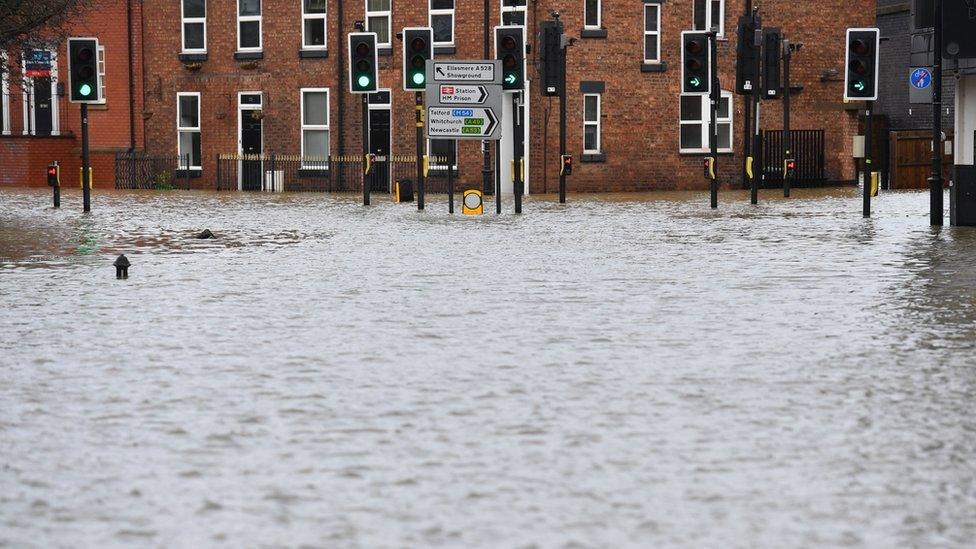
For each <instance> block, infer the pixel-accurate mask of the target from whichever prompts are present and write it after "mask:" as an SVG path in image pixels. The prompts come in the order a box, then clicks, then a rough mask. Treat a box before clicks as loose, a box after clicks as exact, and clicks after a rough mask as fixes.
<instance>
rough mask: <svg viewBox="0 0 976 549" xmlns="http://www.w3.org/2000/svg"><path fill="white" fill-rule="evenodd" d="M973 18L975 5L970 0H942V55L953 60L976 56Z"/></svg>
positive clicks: (975, 14) (975, 9) (975, 15)
mask: <svg viewBox="0 0 976 549" xmlns="http://www.w3.org/2000/svg"><path fill="white" fill-rule="evenodd" d="M930 6H931V5H930ZM916 9H917V8H916ZM929 9H931V7H930V8H929ZM974 19H976V5H974V4H973V2H972V1H963V0H955V1H953V2H942V56H943V57H945V58H946V59H953V60H959V59H974V58H976V33H974V32H973V22H974V21H973V20H974Z"/></svg>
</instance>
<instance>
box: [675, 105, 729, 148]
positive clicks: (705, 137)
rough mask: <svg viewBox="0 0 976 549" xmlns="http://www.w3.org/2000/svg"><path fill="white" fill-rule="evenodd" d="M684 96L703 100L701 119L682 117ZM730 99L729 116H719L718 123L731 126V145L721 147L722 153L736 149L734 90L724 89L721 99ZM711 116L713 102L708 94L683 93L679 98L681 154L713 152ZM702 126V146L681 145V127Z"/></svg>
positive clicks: (679, 146) (679, 145) (679, 143)
mask: <svg viewBox="0 0 976 549" xmlns="http://www.w3.org/2000/svg"><path fill="white" fill-rule="evenodd" d="M682 97H699V98H700V99H701V102H702V105H701V107H702V118H701V120H682V119H681V98H682ZM726 100H727V101H728V103H729V115H728V116H727V117H722V116H719V117H718V124H719V125H722V124H728V126H729V146H728V147H727V148H722V147H719V149H718V152H719V153H722V154H727V153H732V152H734V150H735V108H734V104H733V101H732V92H731V91H728V90H722V98H721V101H726ZM711 116H712V104H711V99H709V97H708V96H707V95H700V94H690V93H686V94H682V95H681V96H679V98H678V152H679V153H680V154H700V153H709V152H711V150H712V149H711V146H712V144H711V138H712V136H711V133H710V132H709V130H710V129H711ZM695 125H697V126H700V127H701V137H702V139H701V142H702V147H701V148H697V149H692V148H682V147H681V128H682V127H683V126H695Z"/></svg>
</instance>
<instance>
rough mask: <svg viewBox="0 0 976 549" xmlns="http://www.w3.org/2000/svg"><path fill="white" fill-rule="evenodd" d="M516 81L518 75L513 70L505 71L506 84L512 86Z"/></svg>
mask: <svg viewBox="0 0 976 549" xmlns="http://www.w3.org/2000/svg"><path fill="white" fill-rule="evenodd" d="M517 81H518V75H516V74H515V73H514V72H506V73H505V83H506V84H508V85H509V86H514V85H515V83H516V82H517Z"/></svg>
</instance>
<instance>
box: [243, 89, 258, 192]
mask: <svg viewBox="0 0 976 549" xmlns="http://www.w3.org/2000/svg"><path fill="white" fill-rule="evenodd" d="M238 103H239V108H238V121H239V122H238V132H239V138H238V152H239V153H240V155H241V160H240V164H241V165H240V169H239V170H238V174H240V175H239V176H238V177H239V178H240V181H239V183H238V187H239V188H240V190H242V191H260V190H261V189H262V185H261V183H262V169H263V164H264V159H263V157H262V156H261V155H262V154H263V153H264V135H263V125H262V122H261V121H262V119H263V118H264V115H263V111H262V110H261V106H262V105H261V92H245V93H240V94H238Z"/></svg>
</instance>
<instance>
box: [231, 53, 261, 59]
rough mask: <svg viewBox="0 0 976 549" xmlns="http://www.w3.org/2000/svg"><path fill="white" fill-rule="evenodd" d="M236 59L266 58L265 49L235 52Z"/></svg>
mask: <svg viewBox="0 0 976 549" xmlns="http://www.w3.org/2000/svg"><path fill="white" fill-rule="evenodd" d="M234 59H235V60H236V61H253V60H255V59H264V52H263V51H236V52H234Z"/></svg>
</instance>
